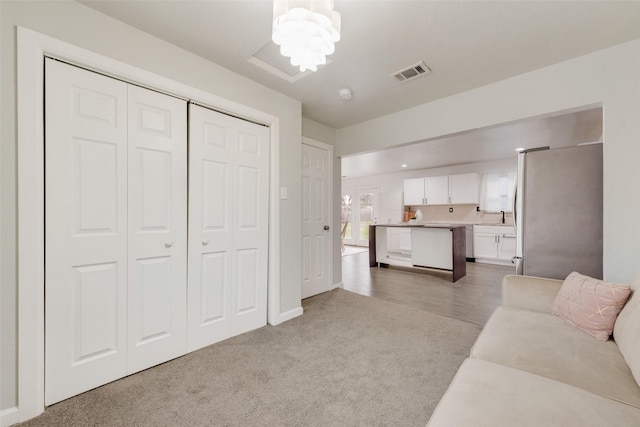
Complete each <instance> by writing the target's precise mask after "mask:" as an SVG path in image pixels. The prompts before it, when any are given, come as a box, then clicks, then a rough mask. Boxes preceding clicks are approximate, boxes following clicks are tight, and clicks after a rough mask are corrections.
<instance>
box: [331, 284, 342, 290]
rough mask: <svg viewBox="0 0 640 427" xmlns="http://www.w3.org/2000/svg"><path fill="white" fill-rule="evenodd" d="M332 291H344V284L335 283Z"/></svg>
mask: <svg viewBox="0 0 640 427" xmlns="http://www.w3.org/2000/svg"><path fill="white" fill-rule="evenodd" d="M331 289H332V290H333V289H344V283H342V282H338V283H334V284H333V288H331Z"/></svg>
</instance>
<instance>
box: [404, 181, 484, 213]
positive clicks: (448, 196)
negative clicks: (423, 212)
mask: <svg viewBox="0 0 640 427" xmlns="http://www.w3.org/2000/svg"><path fill="white" fill-rule="evenodd" d="M477 203H478V174H477V173H464V174H458V175H443V176H429V177H426V178H412V179H405V180H404V204H405V206H416V205H448V204H477Z"/></svg>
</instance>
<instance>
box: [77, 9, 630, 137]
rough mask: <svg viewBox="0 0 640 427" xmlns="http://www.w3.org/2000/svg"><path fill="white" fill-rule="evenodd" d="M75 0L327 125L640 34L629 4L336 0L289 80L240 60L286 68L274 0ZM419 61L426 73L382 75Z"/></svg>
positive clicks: (348, 122) (427, 98)
mask: <svg viewBox="0 0 640 427" xmlns="http://www.w3.org/2000/svg"><path fill="white" fill-rule="evenodd" d="M82 3H83V4H85V5H87V6H89V7H91V8H93V9H96V10H98V11H101V12H103V13H105V14H107V15H110V16H112V17H114V18H116V19H118V20H120V21H123V22H125V23H127V24H129V25H132V26H134V27H137V28H139V29H141V30H142V31H145V32H147V33H150V34H152V35H154V36H156V37H158V38H160V39H164V40H166V41H168V42H170V43H172V44H174V45H177V46H179V47H181V48H183V49H186V50H188V51H191V52H193V53H195V54H197V55H200V56H202V57H204V58H207V59H209V60H211V61H213V62H215V63H217V64H219V65H222V66H224V67H226V68H228V69H230V70H232V71H234V72H236V73H238V74H241V75H244V76H246V77H248V78H250V79H252V80H255V81H257V82H260V83H261V84H263V85H265V86H268V87H270V88H273V89H274V90H277V91H279V92H282V93H285V94H287V95H289V96H291V97H293V98H296V99H298V100H300V101H301V102H302V112H303V115H304V116H305V117H308V118H310V119H312V120H315V121H317V122H320V123H323V124H326V125H328V126H330V127H333V128H336V129H339V128H342V127H345V126H348V125H351V124H354V123H359V122H362V121H365V120H369V119H372V118H375V117H379V116H383V115H386V114H389V113H393V112H396V111H399V110H403V109H406V108H409V107H412V106H415V105H419V104H422V103H425V102H429V101H432V100H434V99H438V98H442V97H445V96H448V95H451V94H455V93H459V92H463V91H466V90H469V89H471V88H474V87H478V86H482V85H485V84H488V83H492V82H495V81H499V80H502V79H505V78H508V77H510V76H514V75H518V74H521V73H524V72H527V71H530V70H534V69H537V68H541V67H544V66H546V65H550V64H554V63H557V62H560V61H563V60H566V59H569V58H573V57H576V56H579V55H583V54H586V53H589V52H592V51H595V50H599V49H603V48H606V47H609V46H612V45H615V44H619V43H622V42H624V41H628V40H631V39H635V38H639V37H640V2H638V1H628V2H617V1H492V2H489V1H466V2H460V1H416V0H414V1H408V0H396V1H365V0H336V1H335V9H336V10H337V11H339V12H340V13H341V14H342V39H341V40H340V41H339V42H338V43H337V45H336V51H335V53H334V54H333V55H331V57H330V60H331V63H329V64H327V65H326V66H324V67H322V68H320V69H319V70H318V71H317V72H315V73H309V74H308V75H305V76H303V77H302V78H300V79H298V80H296V81H294V82H290V81H288V80H285V79H283V78H280V77H277V76H275V75H274V74H272V73H269V72H267V71H265V70H264V69H263V68H260V67H258V66H256V65H255V64H254V63H251V62H249V60H250V59H251V58H252V56H254V55H256V56H257V57H258V58H259V59H261V60H262V61H263V62H266V63H269V64H271V65H272V66H274V67H276V68H278V67H279V68H282V69H283V70H284V72H285V73H287V72H290V71H291V70H290V69H287V65H286V64H284V65H283V64H282V63H283V62H284V61H282V59H281V58H280V57H279V55H278V51H277V48H276V47H275V45H273V43H272V42H271V21H272V1H271V0H262V1H247V0H233V1H219V0H218V1H211V0H210V1H187V0H184V1H180V0H166V1H139V0H135V1H131V0H121V1H111V0H97V1H95V0H92V1H82ZM419 61H424V62H425V63H426V64H427V65H428V66H429V67H430V68H431V70H432V73H431V74H428V75H426V76H423V77H420V78H418V79H415V80H412V81H409V82H406V83H398V82H396V81H395V79H393V78H392V77H390V76H389V75H390V74H392V73H394V72H396V71H399V70H401V69H403V68H405V67H408V66H411V65H413V64H415V63H417V62H419ZM343 87H349V88H351V89H352V90H353V94H354V95H353V99H351V100H350V101H343V100H340V99H339V98H338V90H339V89H340V88H343Z"/></svg>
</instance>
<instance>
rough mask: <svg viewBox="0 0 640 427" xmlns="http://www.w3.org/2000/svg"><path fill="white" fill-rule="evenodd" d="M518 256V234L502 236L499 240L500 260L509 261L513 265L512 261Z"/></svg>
mask: <svg viewBox="0 0 640 427" xmlns="http://www.w3.org/2000/svg"><path fill="white" fill-rule="evenodd" d="M514 256H516V233H515V230H514V232H513V234H502V235H500V238H499V240H498V259H499V260H502V261H507V262H508V263H509V264H511V260H512V259H513V257H514Z"/></svg>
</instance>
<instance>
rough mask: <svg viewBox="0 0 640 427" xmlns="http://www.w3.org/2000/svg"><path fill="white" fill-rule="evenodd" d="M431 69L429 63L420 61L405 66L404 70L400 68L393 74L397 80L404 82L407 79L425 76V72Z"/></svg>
mask: <svg viewBox="0 0 640 427" xmlns="http://www.w3.org/2000/svg"><path fill="white" fill-rule="evenodd" d="M430 72H431V70H430V69H429V67H427V64H425V63H424V62H422V61H420V62H418V63H417V64H415V65H412V66H411V67H409V68H405V69H404V70H400V71H398V72H395V73H393V74H391V76H392V77H394V78H395V79H396V80H397V81H399V82H401V83H404V82H406V81H407V80H412V79H415V78H416V77H420V76H423V75H425V74H429V73H430Z"/></svg>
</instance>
